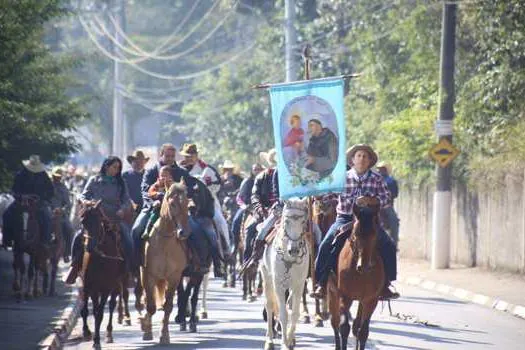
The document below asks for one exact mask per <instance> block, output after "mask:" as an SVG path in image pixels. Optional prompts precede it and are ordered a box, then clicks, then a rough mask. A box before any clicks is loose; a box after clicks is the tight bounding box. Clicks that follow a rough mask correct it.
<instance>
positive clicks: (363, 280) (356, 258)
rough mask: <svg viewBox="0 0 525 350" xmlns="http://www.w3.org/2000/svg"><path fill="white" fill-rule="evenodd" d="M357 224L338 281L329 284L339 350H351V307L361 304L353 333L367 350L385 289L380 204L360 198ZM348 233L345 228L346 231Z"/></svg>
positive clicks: (343, 255)
mask: <svg viewBox="0 0 525 350" xmlns="http://www.w3.org/2000/svg"><path fill="white" fill-rule="evenodd" d="M353 214H354V223H353V225H352V226H351V228H350V227H349V228H348V229H351V230H352V231H351V234H350V237H349V239H348V240H347V241H346V242H345V243H344V246H343V248H342V250H341V253H340V254H339V258H338V265H337V274H336V277H335V278H334V276H333V275H332V276H331V277H330V279H329V281H328V300H329V307H330V313H331V315H332V317H331V323H332V328H333V330H334V336H335V346H336V347H335V348H336V349H341V350H345V349H346V348H347V342H348V335H349V334H350V324H349V319H350V306H351V305H352V301H354V300H357V301H359V308H358V311H357V315H356V318H355V320H354V322H353V324H352V333H353V334H354V336H355V337H356V346H355V348H356V349H360V350H363V349H365V344H366V341H367V339H368V333H369V325H370V318H371V317H372V313H373V312H374V310H375V308H376V306H377V302H378V300H379V296H380V294H381V290H382V288H383V286H384V285H385V275H384V272H383V261H382V260H381V257H380V255H379V252H378V250H377V236H378V233H379V229H380V223H379V201H378V200H377V198H374V197H359V198H358V199H357V200H356V203H355V205H354V207H353ZM343 229H345V228H343Z"/></svg>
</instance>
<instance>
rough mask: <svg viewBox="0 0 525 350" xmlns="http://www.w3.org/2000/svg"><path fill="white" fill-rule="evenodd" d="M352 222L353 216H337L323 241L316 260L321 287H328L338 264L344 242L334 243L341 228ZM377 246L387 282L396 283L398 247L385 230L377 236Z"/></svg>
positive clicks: (316, 272) (316, 273) (381, 230)
mask: <svg viewBox="0 0 525 350" xmlns="http://www.w3.org/2000/svg"><path fill="white" fill-rule="evenodd" d="M351 221H352V216H351V215H337V218H336V219H335V222H334V223H333V224H332V226H331V227H330V229H329V230H328V232H327V234H326V236H325V237H324V238H323V241H322V242H321V244H320V245H319V252H318V253H317V258H316V259H315V276H316V277H317V281H318V283H319V284H320V285H323V286H326V282H327V281H328V276H329V274H330V270H332V269H334V268H335V266H336V262H337V257H338V256H339V252H340V250H341V248H342V247H343V243H344V242H337V243H338V244H336V245H333V244H332V242H333V240H334V238H335V236H336V235H337V232H338V231H339V228H341V226H343V225H344V224H347V223H349V222H351ZM377 245H378V250H379V255H381V258H382V260H383V265H384V268H385V275H386V279H387V281H389V282H390V281H395V280H396V278H397V261H396V254H397V253H396V246H395V243H394V241H392V239H391V238H390V237H389V236H388V234H387V233H386V232H385V230H384V229H382V228H381V229H380V230H379V232H378V236H377Z"/></svg>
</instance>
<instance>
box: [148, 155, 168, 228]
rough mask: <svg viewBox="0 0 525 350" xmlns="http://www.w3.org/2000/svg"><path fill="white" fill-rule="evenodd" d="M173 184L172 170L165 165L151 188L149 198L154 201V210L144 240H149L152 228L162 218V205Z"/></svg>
mask: <svg viewBox="0 0 525 350" xmlns="http://www.w3.org/2000/svg"><path fill="white" fill-rule="evenodd" d="M172 184H173V176H171V168H170V166H169V165H164V166H163V167H162V168H160V171H159V178H158V179H157V181H156V182H155V183H154V184H153V185H151V186H150V188H149V190H148V196H149V197H150V198H151V199H153V201H154V202H153V210H152V211H151V212H150V216H149V219H148V224H147V225H146V230H145V231H144V233H143V234H142V238H148V237H149V234H150V232H151V228H152V227H153V225H154V224H155V222H156V221H157V219H158V218H159V216H160V205H161V204H162V200H163V199H164V195H165V194H166V191H167V189H169V188H170V187H171V185H172Z"/></svg>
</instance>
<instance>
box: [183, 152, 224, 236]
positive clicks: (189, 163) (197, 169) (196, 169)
mask: <svg viewBox="0 0 525 350" xmlns="http://www.w3.org/2000/svg"><path fill="white" fill-rule="evenodd" d="M180 154H181V155H183V156H184V160H183V161H182V162H181V165H182V166H184V168H185V169H186V170H187V171H188V172H189V173H190V175H191V176H194V177H196V178H197V179H199V180H200V181H202V182H203V183H204V184H206V186H207V187H208V189H209V190H210V192H211V194H212V196H213V205H214V207H215V211H214V213H215V214H214V216H213V223H214V224H215V227H216V229H217V230H218V231H220V232H221V233H222V236H223V237H224V239H225V240H226V245H227V246H230V234H229V231H228V223H227V222H226V219H225V218H224V215H223V213H222V208H221V205H220V203H219V200H218V198H217V193H218V192H219V190H220V187H221V178H220V176H219V174H218V173H217V171H216V170H215V169H214V168H212V167H211V166H210V165H208V164H206V163H205V162H203V161H202V160H201V159H200V158H199V152H198V150H197V145H195V144H194V143H186V144H184V145H183V146H182V150H181V151H180ZM216 239H218V237H216Z"/></svg>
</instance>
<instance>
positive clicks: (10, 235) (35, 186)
mask: <svg viewBox="0 0 525 350" xmlns="http://www.w3.org/2000/svg"><path fill="white" fill-rule="evenodd" d="M22 164H23V165H24V168H23V169H22V170H20V171H19V172H18V173H17V174H16V175H15V179H14V183H13V188H12V192H13V195H14V197H15V198H16V199H20V198H21V197H22V196H37V197H38V198H39V201H38V212H37V220H38V224H39V226H40V230H41V231H40V232H41V234H42V236H41V243H42V244H43V245H44V246H47V245H48V244H49V242H50V241H51V210H50V209H49V201H50V200H51V198H52V197H53V184H52V183H51V180H50V179H49V176H48V175H47V173H46V171H45V167H44V164H43V163H42V162H41V161H40V157H39V156H38V155H31V156H30V157H29V159H28V160H24V161H22ZM19 208H20V207H19V203H18V201H14V202H13V203H11V205H10V206H9V208H7V210H6V211H5V213H4V235H5V238H4V244H5V245H6V246H9V245H11V242H12V240H13V239H14V228H15V227H16V225H14V222H16V221H17V216H18V215H19V214H20V212H19ZM20 215H21V214H20Z"/></svg>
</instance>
